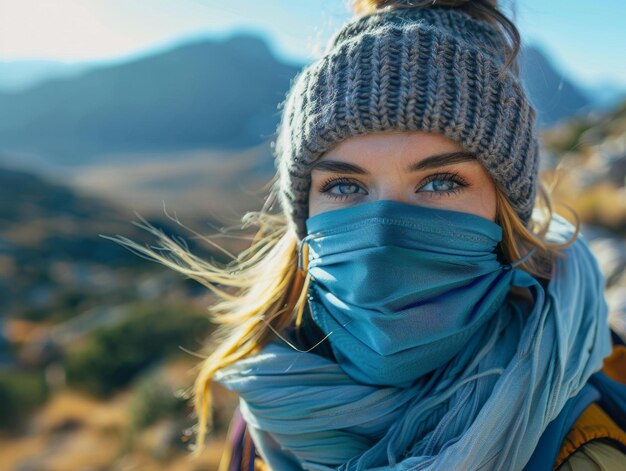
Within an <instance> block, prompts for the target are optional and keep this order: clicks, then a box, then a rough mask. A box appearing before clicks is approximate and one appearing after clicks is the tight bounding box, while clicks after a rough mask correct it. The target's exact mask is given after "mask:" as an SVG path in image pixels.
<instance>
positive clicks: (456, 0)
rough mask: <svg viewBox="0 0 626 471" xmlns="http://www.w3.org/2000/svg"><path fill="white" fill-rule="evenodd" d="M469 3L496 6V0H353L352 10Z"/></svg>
mask: <svg viewBox="0 0 626 471" xmlns="http://www.w3.org/2000/svg"><path fill="white" fill-rule="evenodd" d="M470 3H483V4H487V5H488V6H491V7H493V8H495V7H497V6H498V0H478V1H477V0H353V7H352V8H353V10H354V11H355V12H356V13H366V14H367V13H371V12H373V11H376V10H382V9H383V8H390V9H393V8H411V7H416V8H428V7H450V8H455V7H464V6H466V5H468V4H470Z"/></svg>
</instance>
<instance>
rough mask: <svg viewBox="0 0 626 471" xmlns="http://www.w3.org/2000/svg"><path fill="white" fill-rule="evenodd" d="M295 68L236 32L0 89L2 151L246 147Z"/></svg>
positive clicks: (71, 157)
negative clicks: (9, 90) (17, 88)
mask: <svg viewBox="0 0 626 471" xmlns="http://www.w3.org/2000/svg"><path fill="white" fill-rule="evenodd" d="M297 72H298V68H297V67H294V66H292V65H288V64H284V63H282V62H280V61H279V60H277V59H276V58H275V57H274V56H273V55H272V53H271V52H270V50H269V49H268V48H267V45H266V44H265V42H263V41H262V40H261V39H259V38H257V37H255V36H248V35H241V36H236V37H232V38H229V39H226V40H223V41H199V42H195V43H189V44H185V45H183V46H179V47H177V48H175V49H172V50H169V51H166V52H163V53H159V54H156V55H152V56H149V57H144V58H142V59H137V60H134V61H131V62H128V63H123V64H119V65H113V66H108V67H101V68H97V69H94V70H91V71H87V72H85V73H83V74H82V75H80V76H79V77H75V78H68V79H55V80H51V81H49V82H46V83H43V84H41V85H38V86H36V87H34V88H32V89H29V90H26V91H23V92H19V93H1V94H0V109H2V110H3V112H2V113H1V114H0V143H1V144H0V146H1V147H0V151H3V152H4V153H10V152H11V151H14V152H24V153H43V154H45V155H48V156H49V158H51V159H54V160H57V161H60V162H62V163H65V164H73V163H80V162H85V160H88V159H89V158H90V156H97V155H98V154H103V153H111V152H122V151H123V152H133V151H164V150H165V151H171V150H177V149H193V148H205V147H211V148H227V149H230V148H246V147H249V146H253V145H256V144H258V143H260V142H262V141H263V140H265V139H266V138H267V137H268V136H269V135H270V134H271V133H272V132H273V131H274V130H275V127H276V124H277V122H278V116H279V114H278V110H277V104H278V103H279V102H280V101H281V100H282V99H283V98H284V94H285V92H286V91H287V89H288V88H289V83H290V79H291V78H292V77H293V76H294V75H295V74H296V73H297Z"/></svg>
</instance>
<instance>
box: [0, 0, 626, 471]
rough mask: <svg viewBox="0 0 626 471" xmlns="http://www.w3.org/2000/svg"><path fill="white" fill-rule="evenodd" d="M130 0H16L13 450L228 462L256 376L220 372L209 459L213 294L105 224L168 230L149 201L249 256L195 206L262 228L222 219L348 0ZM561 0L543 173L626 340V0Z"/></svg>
mask: <svg viewBox="0 0 626 471" xmlns="http://www.w3.org/2000/svg"><path fill="white" fill-rule="evenodd" d="M51 3H53V4H54V5H53V6H51V5H50V4H51ZM128 3H129V2H121V1H119V2H118V1H112V0H109V1H106V2H105V1H97V0H89V1H84V2H77V1H70V0H62V1H61V0H60V1H58V2H43V1H39V2H37V1H34V0H33V1H31V0H28V1H23V2H22V1H20V2H19V3H18V2H17V0H14V1H10V0H0V299H2V302H1V303H0V470H5V469H6V470H20V471H26V470H64V471H65V470H109V469H111V470H131V469H132V470H145V469H146V470H161V469H163V470H164V469H168V470H201V469H202V470H206V469H208V470H213V469H216V468H217V464H218V461H219V457H220V454H221V451H222V446H223V440H224V436H225V434H226V432H227V427H228V422H229V420H230V414H231V413H232V410H233V407H234V406H235V404H236V398H234V397H232V396H231V395H230V394H228V393H227V392H226V391H224V390H221V389H219V388H218V387H215V394H216V404H215V414H216V429H215V431H214V433H213V434H212V435H211V436H210V437H209V443H208V447H207V450H206V453H204V455H203V456H202V459H201V460H200V461H198V462H192V461H191V460H190V459H189V457H188V454H189V451H188V446H189V441H190V437H191V434H192V427H193V425H194V424H195V420H196V417H195V416H194V414H193V413H192V409H191V406H190V403H188V402H187V401H185V391H186V390H188V389H189V387H190V386H191V385H192V383H193V379H194V377H195V373H196V370H194V368H195V366H196V365H197V364H198V362H199V361H200V359H199V358H198V357H197V356H195V355H194V354H193V353H194V352H199V351H200V350H201V349H202V347H203V346H204V345H205V341H206V338H207V336H208V335H209V334H210V332H211V331H212V328H213V326H211V325H210V323H209V322H208V320H207V315H206V313H207V307H208V306H209V305H210V304H211V302H212V295H211V293H210V292H209V290H208V289H206V288H205V287H203V286H201V285H199V284H198V283H196V282H195V281H192V280H189V279H185V278H183V277H182V276H181V275H179V274H177V273H176V272H173V271H172V270H170V269H168V268H166V267H163V266H161V265H159V264H156V263H154V262H152V261H148V260H145V259H143V258H141V257H139V256H138V255H137V254H134V253H131V252H130V251H128V250H126V249H124V248H122V247H121V246H119V245H118V244H116V243H114V242H113V241H111V240H109V239H106V238H105V237H101V235H107V236H114V235H117V234H119V235H122V236H124V237H128V238H130V239H133V240H135V241H138V242H144V243H146V244H148V245H149V244H151V243H154V242H155V238H154V235H151V234H150V233H148V232H147V231H145V230H144V229H142V228H141V227H139V225H138V224H135V223H134V221H137V215H140V216H141V217H143V218H145V219H146V220H147V221H149V222H150V223H151V224H153V225H154V226H155V227H158V228H160V229H162V230H163V232H165V233H166V234H168V235H171V236H175V237H179V238H182V239H184V240H185V243H186V244H187V245H188V246H189V248H190V250H191V251H192V252H194V253H195V254H197V255H199V256H203V257H206V258H207V259H209V258H211V259H213V260H217V261H221V262H227V261H229V259H227V258H226V257H225V256H224V254H223V253H221V252H218V251H216V250H214V249H213V248H212V247H211V246H210V245H209V244H207V243H206V242H204V241H203V240H202V238H201V237H198V236H197V234H195V233H194V232H191V231H189V230H188V228H192V229H193V231H195V232H197V233H198V234H202V235H203V236H206V237H210V238H211V240H213V241H214V242H216V243H218V244H220V245H222V246H223V247H224V248H226V249H227V250H229V251H231V252H233V253H236V252H238V251H240V250H242V249H243V248H245V247H246V246H247V241H246V239H245V237H242V238H233V237H220V228H223V227H225V226H228V227H233V226H234V227H238V226H240V218H241V216H242V215H243V214H244V213H245V212H246V211H250V210H259V209H260V207H261V205H262V204H263V200H264V197H265V196H266V190H267V185H268V183H269V182H270V180H271V179H272V177H273V175H274V171H275V169H274V163H273V158H272V154H271V147H270V141H271V140H272V138H273V135H274V134H273V133H274V131H275V128H276V125H277V124H278V120H279V118H280V114H279V113H280V112H279V109H278V104H279V103H280V102H281V101H282V99H283V98H284V95H285V93H286V92H287V90H288V88H289V85H290V81H291V80H292V79H293V77H295V75H296V74H297V73H298V71H299V70H301V68H302V67H303V66H304V65H305V64H307V63H308V62H310V61H312V60H314V59H315V57H316V56H317V55H319V53H320V48H323V45H324V43H325V41H326V40H327V39H328V37H329V36H330V34H332V32H333V31H334V30H335V29H336V28H338V27H339V26H340V25H341V23H342V22H343V21H346V20H347V19H348V17H349V11H348V8H347V7H346V6H345V5H346V2H342V1H340V0H334V1H330V0H323V1H313V0H306V1H304V0H302V1H300V0H299V1H298V2H293V1H291V2H289V1H288V0H280V1H279V0H277V1H273V2H252V1H243V0H238V1H232V2H228V4H226V5H222V4H221V3H226V2H221V3H220V2H217V1H210V0H207V1H201V0H193V1H192V0H184V1H183V0H181V1H178V2H176V4H175V5H174V2H172V1H161V0H152V2H147V1H146V0H137V1H136V2H132V5H128ZM270 3H271V4H270ZM505 3H506V2H505ZM544 3H545V2H544ZM544 3H542V2H539V1H528V2H524V7H519V8H518V14H519V15H520V16H519V21H518V26H519V27H520V30H521V33H522V39H523V40H524V47H523V51H522V55H521V69H522V71H523V80H524V83H525V85H526V88H527V90H528V92H529V95H530V97H531V100H532V102H533V104H534V105H535V107H536V108H537V110H538V117H539V123H538V124H539V126H540V130H541V136H542V139H543V143H544V146H545V153H544V155H543V157H542V158H543V160H542V175H543V176H544V177H545V178H546V181H547V182H551V181H556V182H557V186H556V188H555V191H554V197H555V198H556V199H557V200H558V201H563V202H565V203H566V204H568V205H569V206H571V207H573V208H574V209H575V210H576V211H577V212H578V214H579V216H580V217H581V219H582V221H583V223H584V224H583V230H582V232H583V235H584V236H585V237H586V238H587V240H588V241H589V243H590V246H591V248H592V250H593V251H594V253H595V254H596V256H597V258H598V260H599V262H600V265H601V268H602V270H603V273H604V274H605V278H606V295H607V300H608V302H609V306H610V311H611V314H610V315H611V322H612V324H613V326H614V328H615V329H616V330H617V331H619V332H620V333H621V334H620V335H622V336H623V337H624V340H626V64H625V63H624V60H623V49H624V45H625V44H626V33H624V28H623V21H624V18H626V7H625V6H624V5H623V4H622V3H621V2H618V1H607V2H603V4H602V6H598V7H597V9H596V8H595V7H594V15H595V16H591V17H589V16H588V15H589V12H588V11H586V10H587V9H588V8H589V7H588V6H587V3H586V2H583V1H569V2H564V1H555V2H550V5H549V6H547V5H545V4H544ZM260 4H262V5H260ZM583 26H584V28H586V29H585V31H584V32H583V31H581V29H580V28H582V27H583ZM611 28H613V29H611ZM608 36H610V39H608V38H607V37H608ZM576 41H583V42H580V43H577V42H576ZM555 209H556V210H558V211H559V212H561V213H562V214H563V215H564V216H565V217H568V218H569V219H570V220H571V216H569V213H568V212H567V210H566V209H564V208H562V207H561V206H559V205H557V207H556V208H555ZM181 223H182V224H181ZM242 234H245V233H243V232H242ZM248 234H250V233H249V232H248Z"/></svg>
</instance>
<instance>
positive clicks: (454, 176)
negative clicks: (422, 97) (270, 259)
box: [309, 131, 496, 221]
mask: <svg viewBox="0 0 626 471" xmlns="http://www.w3.org/2000/svg"><path fill="white" fill-rule="evenodd" d="M383 199H385V200H397V201H401V202H404V203H408V204H415V205H423V206H430V207H435V208H441V209H451V210H455V211H464V212H466V213H472V214H476V215H479V216H482V217H484V218H487V219H490V220H491V221H495V217H496V189H495V184H494V182H493V180H492V178H491V176H490V175H489V173H488V172H487V171H486V170H485V168H484V167H483V166H482V165H481V164H480V162H478V161H477V160H476V159H475V158H473V157H471V156H468V155H467V154H465V153H463V148H462V147H461V145H460V144H459V143H457V142H455V141H453V140H450V139H448V138H446V137H445V136H443V135H442V134H434V133H426V132H421V131H411V132H377V133H369V134H364V135H360V136H351V137H349V138H347V139H345V140H343V141H341V142H339V143H338V144H337V145H336V146H335V147H333V148H332V149H330V150H329V151H327V152H326V153H325V154H324V155H322V156H321V157H320V158H319V159H318V160H317V161H316V162H315V164H314V166H313V168H312V170H311V189H310V191H309V216H314V215H316V214H319V213H323V212H324V211H330V210H333V209H339V208H344V207H347V206H352V205H356V204H360V203H366V202H371V201H375V200H383Z"/></svg>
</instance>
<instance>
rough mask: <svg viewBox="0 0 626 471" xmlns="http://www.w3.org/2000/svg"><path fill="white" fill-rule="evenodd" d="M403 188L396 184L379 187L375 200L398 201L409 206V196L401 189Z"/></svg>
mask: <svg viewBox="0 0 626 471" xmlns="http://www.w3.org/2000/svg"><path fill="white" fill-rule="evenodd" d="M403 187H404V185H398V184H397V183H396V184H393V183H390V184H387V185H381V186H380V188H379V190H378V191H377V192H376V195H377V197H376V198H375V199H377V200H394V201H399V202H401V203H407V204H411V203H412V199H411V197H410V196H411V195H409V194H407V193H406V190H403V189H402V188H403Z"/></svg>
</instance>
